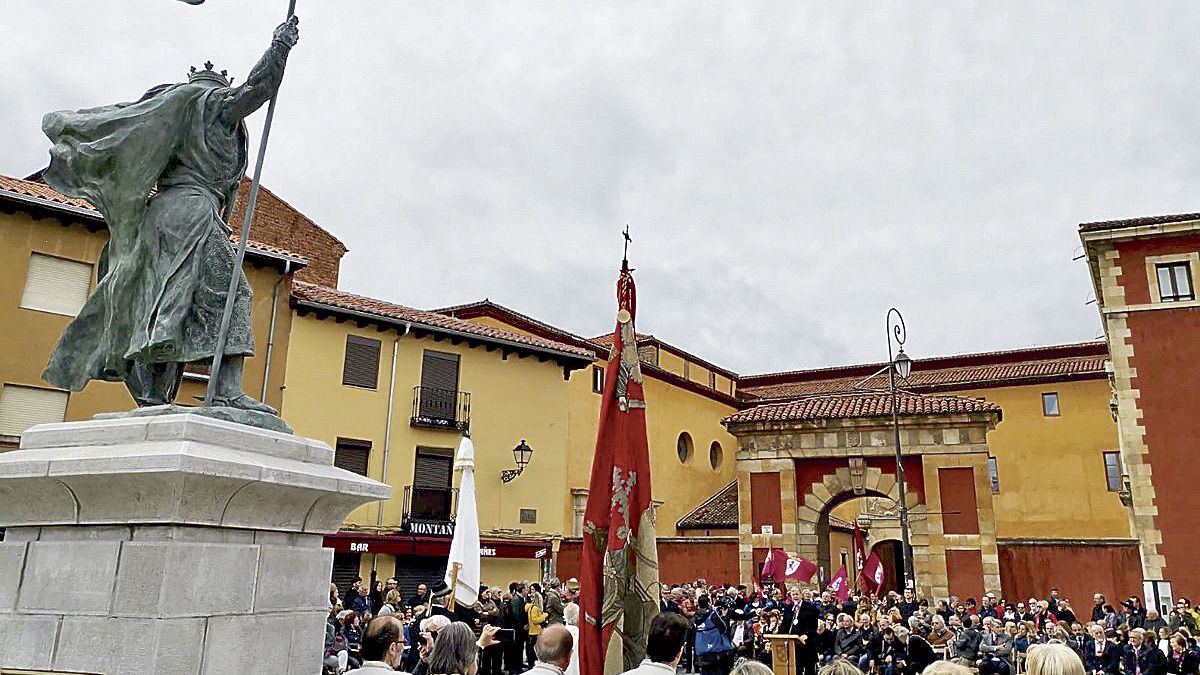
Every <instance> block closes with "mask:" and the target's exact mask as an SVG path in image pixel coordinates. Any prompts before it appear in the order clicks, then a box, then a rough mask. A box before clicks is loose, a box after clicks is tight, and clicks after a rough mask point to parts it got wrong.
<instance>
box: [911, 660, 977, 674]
mask: <svg viewBox="0 0 1200 675" xmlns="http://www.w3.org/2000/svg"><path fill="white" fill-rule="evenodd" d="M921 675H971V669H970V668H968V667H966V666H962V665H959V664H957V663H955V662H953V661H934V662H933V663H931V664H929V665H928V666H925V670H922V671H921Z"/></svg>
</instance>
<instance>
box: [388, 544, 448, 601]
mask: <svg viewBox="0 0 1200 675" xmlns="http://www.w3.org/2000/svg"><path fill="white" fill-rule="evenodd" d="M444 578H446V558H445V556H433V557H431V556H417V555H398V556H396V586H397V587H399V588H400V595H401V597H403V598H404V599H405V600H406V601H407V600H408V599H409V598H411V597H412V596H414V595H416V594H417V585H419V584H425V585H427V586H429V587H430V588H432V587H433V584H434V582H436V581H437V580H438V579H444Z"/></svg>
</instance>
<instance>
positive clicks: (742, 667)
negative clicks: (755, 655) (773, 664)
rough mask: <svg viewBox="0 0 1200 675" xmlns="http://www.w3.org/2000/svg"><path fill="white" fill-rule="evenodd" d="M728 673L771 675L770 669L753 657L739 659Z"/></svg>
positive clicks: (732, 674) (734, 674)
mask: <svg viewBox="0 0 1200 675" xmlns="http://www.w3.org/2000/svg"><path fill="white" fill-rule="evenodd" d="M729 675H772V671H771V669H770V668H768V667H767V665H766V664H765V663H763V662H761V661H755V660H754V659H739V660H738V664H737V665H736V666H734V667H733V670H731V671H730V672H729Z"/></svg>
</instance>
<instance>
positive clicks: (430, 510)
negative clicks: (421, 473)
mask: <svg viewBox="0 0 1200 675" xmlns="http://www.w3.org/2000/svg"><path fill="white" fill-rule="evenodd" d="M457 509H458V488H448V487H447V488H431V487H421V486H415V485H406V486H404V515H403V520H402V521H401V524H400V529H401V530H403V531H405V532H409V533H412V534H427V535H428V534H433V535H450V534H453V533H454V515H455V513H456V510H457Z"/></svg>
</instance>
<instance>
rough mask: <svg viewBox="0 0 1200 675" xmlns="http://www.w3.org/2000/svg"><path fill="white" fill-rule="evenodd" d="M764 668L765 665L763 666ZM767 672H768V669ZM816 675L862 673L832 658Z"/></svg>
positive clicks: (741, 674)
mask: <svg viewBox="0 0 1200 675" xmlns="http://www.w3.org/2000/svg"><path fill="white" fill-rule="evenodd" d="M763 667H764V668H765V667H766V666H763ZM768 672H770V671H769V670H768ZM817 674H818V675H863V671H861V670H859V669H858V666H855V665H854V664H853V663H850V661H848V660H846V659H834V660H832V661H830V662H829V665H826V666H822V667H821V669H820V670H819V671H817ZM729 675H758V673H730V674H729Z"/></svg>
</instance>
